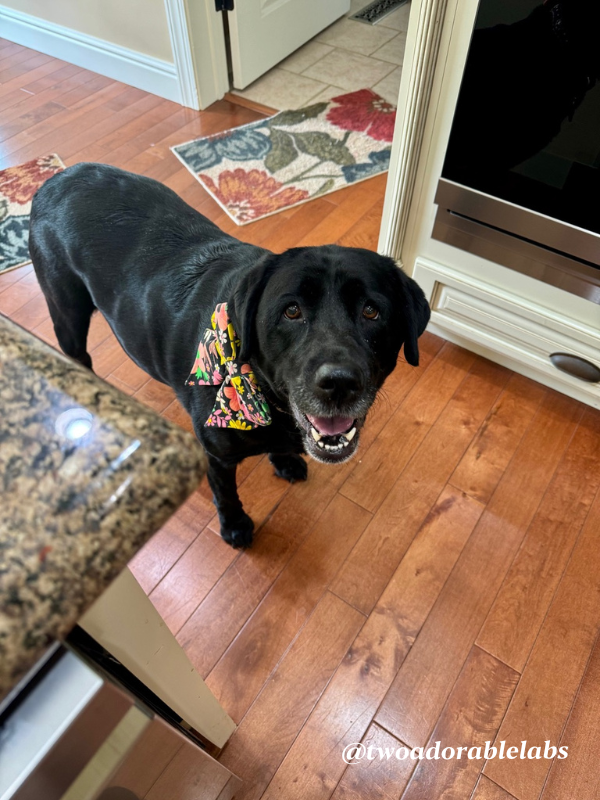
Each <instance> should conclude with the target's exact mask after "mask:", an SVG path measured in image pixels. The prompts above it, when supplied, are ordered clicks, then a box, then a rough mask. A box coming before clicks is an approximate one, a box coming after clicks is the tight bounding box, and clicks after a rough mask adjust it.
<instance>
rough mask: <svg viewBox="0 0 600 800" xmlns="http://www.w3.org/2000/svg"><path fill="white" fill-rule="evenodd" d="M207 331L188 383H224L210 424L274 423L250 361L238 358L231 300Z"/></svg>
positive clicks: (246, 425) (241, 426) (242, 426)
mask: <svg viewBox="0 0 600 800" xmlns="http://www.w3.org/2000/svg"><path fill="white" fill-rule="evenodd" d="M211 323H212V329H211V328H207V329H206V330H205V331H204V336H203V337H202V339H201V341H200V343H199V344H198V352H197V354H196V360H195V361H194V366H193V367H192V371H191V372H190V374H189V377H188V379H187V380H186V382H185V385H186V386H220V388H219V391H218V392H217V401H216V403H215V407H214V408H213V410H212V411H211V413H210V416H209V418H208V419H207V420H206V422H205V423H204V424H205V425H207V426H208V427H216V428H238V429H240V430H244V431H247V430H251V429H252V428H258V427H259V425H270V424H271V415H270V413H269V406H268V404H267V401H266V400H265V397H264V395H263V394H262V392H261V390H260V386H258V384H257V383H256V378H255V377H254V373H253V372H252V367H251V366H250V364H241V365H240V364H239V363H238V362H237V361H236V357H237V354H238V352H239V349H240V340H239V338H238V335H237V333H236V332H235V331H234V329H233V325H232V324H231V320H230V319H229V314H228V313H227V303H220V304H219V305H218V306H217V307H216V308H215V311H214V313H213V315H212V318H211Z"/></svg>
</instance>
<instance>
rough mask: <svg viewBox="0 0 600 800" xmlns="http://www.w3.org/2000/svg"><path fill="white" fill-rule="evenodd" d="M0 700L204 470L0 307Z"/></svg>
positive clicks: (196, 453)
mask: <svg viewBox="0 0 600 800" xmlns="http://www.w3.org/2000/svg"><path fill="white" fill-rule="evenodd" d="M0 409H1V411H0V413H1V415H2V423H1V425H0V470H1V474H0V503H1V507H0V699H1V698H2V697H4V696H5V695H6V694H7V692H8V691H9V690H10V689H11V688H12V686H14V685H15V684H16V683H17V682H18V680H19V679H20V678H21V677H22V676H23V675H24V674H25V673H26V672H27V671H28V670H29V669H30V667H31V666H32V665H33V664H34V663H35V662H36V661H37V659H38V658H39V657H40V656H41V655H42V654H43V653H44V652H45V650H46V649H47V647H48V646H49V644H50V643H51V642H52V641H53V640H54V639H56V638H61V637H63V636H65V635H66V634H67V633H68V632H69V630H70V629H71V628H72V627H73V625H74V624H75V623H76V621H77V619H78V618H79V617H80V616H81V614H82V613H83V612H84V611H85V610H86V609H87V608H88V607H89V606H90V605H91V604H92V603H93V601H94V600H95V599H96V598H97V597H98V596H99V595H100V594H101V593H102V591H103V590H104V589H105V588H106V587H107V586H108V584H109V583H110V582H111V581H112V579H113V578H115V577H116V576H117V575H118V573H119V572H120V571H121V570H122V569H123V568H124V567H125V565H126V564H127V562H128V561H129V560H130V559H131V557H132V556H133V555H134V553H135V552H136V551H137V550H139V549H140V547H141V546H142V545H143V544H144V542H146V540H147V539H149V538H150V537H151V536H152V534H153V533H155V531H156V530H157V529H158V528H159V527H160V526H161V525H162V524H163V523H164V522H165V520H166V519H167V518H168V517H169V516H171V514H173V512H174V511H175V509H176V508H177V507H178V506H179V505H180V504H181V503H183V501H184V500H185V499H186V497H188V496H189V495H190V494H191V493H192V492H193V491H194V489H196V487H197V486H198V483H199V481H200V479H201V477H202V475H203V474H204V472H205V469H206V462H205V456H204V453H203V451H202V449H201V448H200V446H199V444H198V442H197V441H196V439H195V438H194V437H193V436H192V435H191V434H189V433H187V432H185V431H183V430H181V429H180V428H178V427H177V426H175V425H173V424H171V423H170V422H168V421H167V420H164V419H162V418H161V417H159V416H158V415H156V414H155V413H154V412H153V411H151V410H149V409H146V408H144V407H143V406H141V405H140V404H139V403H137V402H136V401H135V400H133V399H131V398H129V397H126V396H125V395H123V394H121V392H119V391H118V390H117V389H115V388H113V387H112V386H110V385H109V384H108V383H105V382H104V381H102V380H100V379H99V378H97V377H96V376H95V375H93V374H92V373H91V372H89V371H88V370H86V369H85V368H84V367H81V366H80V365H79V364H77V363H75V362H74V361H72V360H71V359H69V358H67V357H66V356H64V355H62V353H59V352H58V351H56V350H54V349H53V348H51V347H49V346H48V345H47V344H45V343H44V342H42V341H40V340H39V339H37V338H36V337H35V336H32V335H31V334H30V333H27V332H26V331H24V330H23V329H22V328H20V327H19V326H17V325H15V324H14V323H12V322H10V320H7V319H6V318H5V317H2V316H1V315H0Z"/></svg>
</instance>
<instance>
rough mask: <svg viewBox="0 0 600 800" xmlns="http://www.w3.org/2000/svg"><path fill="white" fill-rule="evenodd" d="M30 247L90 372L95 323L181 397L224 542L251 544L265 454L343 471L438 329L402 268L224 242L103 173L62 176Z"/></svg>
mask: <svg viewBox="0 0 600 800" xmlns="http://www.w3.org/2000/svg"><path fill="white" fill-rule="evenodd" d="M29 248H30V253H31V258H32V261H33V265H34V268H35V272H36V274H37V277H38V280H39V282H40V286H41V287H42V290H43V292H44V294H45V296H46V300H47V301H48V308H49V310H50V315H51V317H52V321H53V323H54V329H55V331H56V336H57V338H58V341H59V343H60V346H61V348H62V349H63V351H64V352H65V353H66V354H67V355H69V356H71V357H73V358H75V359H77V361H79V362H80V363H81V364H84V365H85V366H86V367H90V368H91V367H92V362H91V358H90V356H89V354H88V352H87V349H86V339H87V333H88V328H89V324H90V317H91V315H92V313H93V312H94V311H95V310H96V309H98V310H100V311H101V312H102V314H103V315H104V316H105V318H106V319H107V321H108V323H109V325H110V327H111V328H112V330H113V331H114V333H115V335H116V337H117V339H118V340H119V342H120V343H121V344H122V346H123V348H124V349H125V351H126V352H127V353H128V354H129V356H130V357H131V358H132V359H133V360H134V361H135V362H136V364H138V365H139V366H140V367H141V368H142V369H144V370H145V371H146V372H148V373H149V374H150V375H151V376H152V377H153V378H155V379H156V380H158V381H162V382H163V383H165V384H168V385H169V386H171V387H172V388H173V389H174V390H175V392H176V394H177V397H178V398H179V400H180V402H181V404H182V405H183V406H184V408H186V409H187V411H188V413H189V414H190V416H191V418H192V421H193V424H194V429H195V431H196V434H197V436H198V438H199V439H200V442H201V443H202V445H203V447H204V448H205V450H206V452H207V455H208V461H209V469H208V480H209V483H210V486H211V489H212V491H213V494H214V500H215V505H216V507H217V510H218V513H219V518H220V522H221V535H222V536H223V538H224V539H225V541H227V542H229V544H231V545H233V546H234V547H247V546H249V545H250V544H251V542H252V533H253V527H254V526H253V522H252V520H251V518H250V517H249V516H248V515H247V514H246V513H245V512H244V510H243V508H242V504H241V502H240V500H239V497H238V494H237V488H236V479H235V473H236V466H237V464H238V463H239V462H240V461H242V460H243V459H244V458H246V457H248V456H253V455H257V454H260V453H268V454H269V458H270V460H271V463H272V464H273V466H274V468H275V472H276V474H277V475H279V476H280V477H282V478H285V479H286V480H289V481H295V480H304V479H306V474H307V467H306V463H305V461H304V460H303V459H302V458H301V456H300V454H301V453H308V455H310V456H312V457H313V458H315V459H317V460H318V461H323V462H327V463H331V464H338V463H341V462H343V461H346V460H347V459H348V458H350V457H351V456H352V455H353V454H354V453H355V452H356V448H357V446H358V440H359V436H360V429H361V427H362V425H363V423H364V420H365V417H366V415H367V412H368V411H369V408H370V407H371V405H372V403H373V401H374V399H375V396H376V394H377V392H378V390H379V389H380V388H381V386H382V384H383V382H384V380H385V378H386V377H387V376H388V375H389V374H390V372H391V371H392V370H393V369H394V366H395V364H396V360H397V357H398V353H399V351H400V348H401V346H402V344H403V343H404V354H405V357H406V360H407V361H408V363H409V364H412V365H415V366H416V365H417V364H418V359H419V353H418V345H417V339H418V337H419V336H420V334H421V333H422V332H423V330H424V329H425V326H426V325H427V322H428V320H429V306H428V304H427V301H426V300H425V297H424V295H423V292H422V291H421V289H420V288H419V286H418V285H417V284H416V283H415V282H414V281H413V280H412V279H411V278H409V277H407V276H406V275H405V274H404V273H403V272H402V271H401V270H400V269H398V267H397V266H396V264H395V263H394V261H393V260H392V259H390V258H385V257H383V256H380V255H377V254H376V253H373V252H370V251H368V250H362V249H358V248H346V247H338V246H335V245H325V246H323V247H300V248H295V249H292V250H288V251H287V252H285V253H282V254H275V253H272V252H270V251H269V250H265V249H263V248H261V247H255V246H254V245H250V244H246V243H244V242H240V241H239V240H237V239H234V238H233V237H232V236H229V235H228V234H226V233H224V232H223V231H221V230H220V229H219V228H218V227H217V226H216V225H213V223H212V222H210V221H209V220H208V219H206V218H205V217H203V216H202V215H201V214H199V213H198V212H197V211H195V210H194V209H193V208H191V207H190V206H188V205H187V204H186V203H185V202H184V201H183V200H181V198H179V197H178V196H177V195H176V194H175V193H174V192H172V191H171V190H170V189H168V188H167V187H166V186H163V185H162V184H160V183H158V182H157V181H154V180H151V179H149V178H145V177H142V176H140V175H134V174H132V173H128V172H124V171H122V170H119V169H115V168H113V167H109V166H106V165H103V164H78V165H76V166H74V167H70V168H68V169H66V170H65V171H64V172H62V173H59V174H57V175H55V176H54V177H52V178H50V180H48V181H47V182H46V183H45V184H43V186H42V187H41V188H40V189H39V191H38V192H37V194H36V195H35V197H34V199H33V205H32V210H31V227H30V241H29Z"/></svg>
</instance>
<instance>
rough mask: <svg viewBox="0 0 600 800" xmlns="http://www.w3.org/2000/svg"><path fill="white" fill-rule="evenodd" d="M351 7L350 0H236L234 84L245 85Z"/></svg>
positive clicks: (232, 26)
mask: <svg viewBox="0 0 600 800" xmlns="http://www.w3.org/2000/svg"><path fill="white" fill-rule="evenodd" d="M349 9H350V0H234V9H233V11H228V12H227V17H228V21H229V40H230V44H231V60H232V67H233V85H234V87H235V88H236V89H245V88H246V86H248V84H250V83H252V81H255V80H256V79H257V78H259V77H260V76H261V75H262V74H263V73H265V72H267V70H269V69H271V67H274V66H275V65H276V64H278V63H279V62H280V61H282V60H283V59H284V58H287V56H289V55H290V54H291V53H293V52H294V50H297V49H298V47H301V46H302V45H303V44H305V42H307V41H308V40H309V39H312V37H313V36H316V35H317V33H319V32H320V31H322V30H323V29H324V28H326V27H327V26H328V25H331V23H332V22H335V20H336V19H338V18H339V17H341V16H342V15H343V14H345V13H346V12H347V11H348V10H349Z"/></svg>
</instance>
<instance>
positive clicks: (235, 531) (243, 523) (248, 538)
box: [221, 514, 254, 550]
mask: <svg viewBox="0 0 600 800" xmlns="http://www.w3.org/2000/svg"><path fill="white" fill-rule="evenodd" d="M253 534H254V523H253V522H252V518H251V517H249V516H248V514H244V515H243V516H242V517H240V518H239V519H236V520H235V522H233V523H230V524H224V523H223V522H221V536H222V537H223V539H224V540H225V541H226V542H227V544H230V545H231V546H232V547H234V548H235V549H236V550H239V549H240V548H242V547H250V545H251V544H252V538H253Z"/></svg>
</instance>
